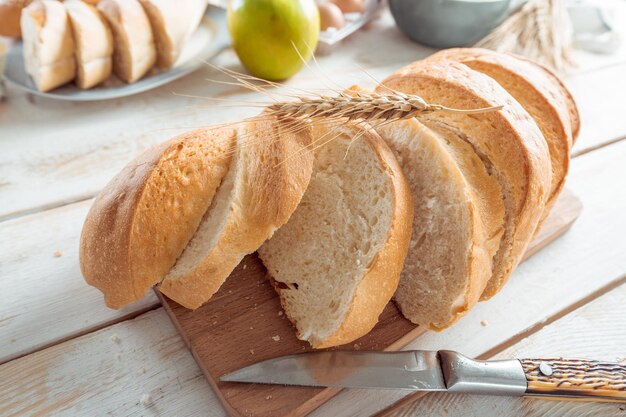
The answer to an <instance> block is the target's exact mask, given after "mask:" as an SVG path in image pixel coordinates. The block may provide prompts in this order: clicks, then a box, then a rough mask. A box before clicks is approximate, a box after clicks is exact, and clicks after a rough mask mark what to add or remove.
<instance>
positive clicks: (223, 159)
mask: <svg viewBox="0 0 626 417" xmlns="http://www.w3.org/2000/svg"><path fill="white" fill-rule="evenodd" d="M234 140H235V131H234V130H233V129H229V128H222V129H211V128H209V129H200V130H196V131H192V132H189V133H186V134H184V135H181V136H178V137H176V138H174V139H172V140H170V141H167V142H165V143H163V144H161V145H159V146H155V147H153V148H151V149H150V150H148V151H146V152H144V153H143V154H142V155H140V156H139V157H137V158H136V159H135V160H133V161H132V162H131V163H130V164H128V165H127V166H126V167H125V168H124V169H123V170H122V171H121V172H120V173H119V174H118V175H117V176H115V178H113V180H111V182H110V183H109V184H107V186H106V187H105V188H104V189H103V190H102V191H101V192H100V194H99V195H98V197H97V198H96V200H95V201H94V203H93V205H92V206H91V209H90V210H89V214H88V215H87V218H86V220H85V224H84V226H83V231H82V235H81V238H80V268H81V271H82V273H83V276H84V277H85V281H87V283H88V284H90V285H92V286H94V287H96V288H98V289H99V290H100V291H102V292H103V293H104V299H105V302H106V304H107V305H108V306H109V307H111V308H120V307H122V306H124V305H126V304H129V303H131V302H133V301H136V300H138V299H139V298H141V297H142V296H143V295H144V294H145V292H146V291H147V290H148V289H149V288H150V287H152V286H153V285H155V284H157V283H158V282H160V281H161V280H162V279H163V277H164V276H165V274H167V272H168V271H169V270H170V268H172V266H173V265H174V263H175V262H176V259H177V258H178V257H179V256H180V254H181V253H182V252H183V249H184V248H185V246H187V243H188V242H189V240H190V239H191V238H192V236H193V234H194V233H195V231H196V229H197V227H198V225H199V224H200V221H201V220H202V216H203V215H204V213H205V212H206V210H207V209H208V207H209V205H210V204H211V201H212V200H213V197H214V195H215V193H216V191H217V188H218V186H219V184H220V182H221V181H222V179H223V178H224V176H226V173H227V172H228V167H229V164H230V160H231V157H230V150H231V148H232V146H233V144H234Z"/></svg>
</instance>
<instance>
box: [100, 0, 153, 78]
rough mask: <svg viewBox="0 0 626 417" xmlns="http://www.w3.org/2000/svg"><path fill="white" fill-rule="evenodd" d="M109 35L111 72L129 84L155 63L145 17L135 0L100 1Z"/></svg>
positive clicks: (150, 31) (149, 29)
mask: <svg viewBox="0 0 626 417" xmlns="http://www.w3.org/2000/svg"><path fill="white" fill-rule="evenodd" d="M98 9H99V10H100V11H101V12H102V13H103V14H104V16H105V17H106V19H107V21H108V22H109V25H110V27H111V32H112V34H113V43H114V45H115V48H114V49H113V72H114V73H115V75H116V76H117V77H118V78H119V79H120V80H122V81H124V82H126V83H132V82H135V81H137V80H138V79H140V78H141V77H143V76H144V75H145V74H146V73H147V72H148V71H149V70H150V69H151V68H152V66H153V65H154V63H155V62H156V48H155V46H154V38H153V35H152V29H151V27H150V22H149V21H148V17H147V16H146V13H145V12H144V10H143V8H142V7H141V4H139V1H138V0H101V1H100V2H99V3H98Z"/></svg>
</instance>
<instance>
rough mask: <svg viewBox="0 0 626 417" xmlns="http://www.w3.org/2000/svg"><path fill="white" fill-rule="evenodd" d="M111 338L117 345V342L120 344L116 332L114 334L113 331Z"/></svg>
mask: <svg viewBox="0 0 626 417" xmlns="http://www.w3.org/2000/svg"><path fill="white" fill-rule="evenodd" d="M111 340H112V341H113V342H114V343H117V344H118V345H119V344H120V342H121V341H122V339H120V337H119V336H118V335H117V334H115V333H113V335H112V336H111Z"/></svg>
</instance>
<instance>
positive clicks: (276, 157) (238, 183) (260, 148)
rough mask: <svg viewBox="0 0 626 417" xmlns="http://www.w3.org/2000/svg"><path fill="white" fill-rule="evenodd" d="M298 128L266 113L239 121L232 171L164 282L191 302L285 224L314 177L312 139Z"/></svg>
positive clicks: (165, 289)
mask: <svg viewBox="0 0 626 417" xmlns="http://www.w3.org/2000/svg"><path fill="white" fill-rule="evenodd" d="M293 130H294V128H293V127H289V126H288V125H287V124H286V123H281V122H278V121H276V120H275V119H270V118H267V117H261V118H258V119H252V120H250V121H247V122H245V123H243V124H241V125H240V127H239V128H238V130H237V146H236V151H235V152H236V153H235V156H234V159H233V161H232V163H231V167H230V168H229V171H228V174H227V175H226V177H225V178H224V181H223V182H222V184H221V185H220V188H219V190H218V192H217V194H216V196H215V198H214V199H213V202H212V204H211V207H210V208H209V210H208V211H207V212H206V214H205V216H204V218H203V219H202V223H201V224H200V226H199V228H198V230H197V231H196V233H195V235H194V237H193V239H192V240H191V241H190V242H189V245H188V246H187V247H186V248H185V250H184V252H183V253H182V255H181V256H180V258H179V259H178V260H177V262H176V265H175V266H174V267H173V268H172V270H171V271H169V272H168V274H167V276H166V277H165V279H164V280H163V281H162V282H161V284H160V285H159V290H160V291H161V292H162V293H163V294H165V295H167V296H168V297H169V298H171V299H172V300H174V301H176V302H177V303H179V304H181V305H183V306H185V307H187V308H198V307H200V306H201V305H202V304H203V303H205V302H206V301H208V300H209V298H211V296H212V295H213V294H214V293H215V292H216V291H217V290H218V289H219V287H220V286H221V285H222V283H223V282H224V281H225V280H226V278H227V277H228V276H229V275H230V273H231V272H232V271H233V269H235V267H236V266H237V264H239V262H240V261H241V259H242V258H243V257H244V256H245V255H247V254H250V253H252V252H254V251H256V250H257V249H258V247H259V246H261V245H262V244H263V242H264V241H265V240H267V239H268V238H269V237H271V236H272V234H273V233H274V231H275V230H276V229H277V228H279V227H280V226H282V225H283V224H285V223H286V222H287V220H288V219H289V217H290V216H291V214H292V213H293V211H294V210H295V208H296V206H297V205H298V203H299V202H300V199H301V198H302V194H303V193H304V190H305V189H306V187H307V184H308V183H309V179H310V177H311V169H312V164H313V156H312V155H311V154H310V153H309V152H301V151H302V149H303V147H304V146H306V145H308V144H309V143H310V140H311V136H310V132H309V130H308V129H305V128H304V127H300V128H298V130H300V132H299V133H297V134H296V133H293Z"/></svg>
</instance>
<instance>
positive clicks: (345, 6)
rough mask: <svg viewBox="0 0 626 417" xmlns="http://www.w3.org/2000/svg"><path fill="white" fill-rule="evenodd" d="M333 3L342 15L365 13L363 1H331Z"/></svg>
mask: <svg viewBox="0 0 626 417" xmlns="http://www.w3.org/2000/svg"><path fill="white" fill-rule="evenodd" d="M331 2H332V3H335V4H336V5H337V6H339V8H340V9H341V11H342V12H344V13H353V12H357V13H362V12H364V11H365V4H364V2H363V0H331Z"/></svg>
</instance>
